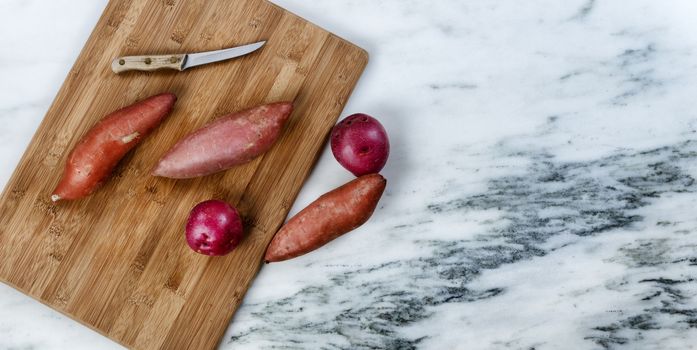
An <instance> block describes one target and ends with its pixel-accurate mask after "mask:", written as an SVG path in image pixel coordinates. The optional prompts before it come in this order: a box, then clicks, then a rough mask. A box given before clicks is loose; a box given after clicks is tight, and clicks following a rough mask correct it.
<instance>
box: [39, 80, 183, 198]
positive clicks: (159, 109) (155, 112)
mask: <svg viewBox="0 0 697 350" xmlns="http://www.w3.org/2000/svg"><path fill="white" fill-rule="evenodd" d="M176 100H177V97H176V96H175V95H174V94H170V93H164V94H160V95H156V96H152V97H150V98H148V99H145V100H143V101H140V102H138V103H135V104H133V105H130V106H128V107H125V108H122V109H119V110H118V111H115V112H113V113H111V114H109V115H107V116H106V117H104V119H102V120H100V121H99V122H98V123H97V124H96V125H95V126H94V127H92V129H90V130H89V131H88V132H87V134H86V135H85V136H84V137H83V138H82V139H81V140H80V142H78V144H77V145H76V146H75V148H74V149H73V150H72V152H70V155H69V156H68V161H67V163H66V165H65V170H64V172H63V177H62V178H61V180H60V182H59V183H58V186H57V187H56V189H55V190H54V191H53V195H52V196H51V200H53V201H54V202H57V201H59V200H61V199H78V198H82V197H85V196H87V195H89V194H90V193H92V192H93V191H94V190H95V189H97V188H98V187H99V185H101V184H102V183H103V182H104V181H105V180H106V179H107V177H109V175H110V174H111V171H112V170H113V169H114V167H115V166H116V164H118V162H119V161H120V160H121V158H123V156H124V155H125V154H126V153H128V151H130V150H131V149H132V148H133V147H135V146H136V145H137V144H138V143H139V142H140V141H141V140H142V139H143V138H145V137H146V136H147V135H148V134H150V132H151V131H152V130H153V129H155V127H157V126H158V125H159V124H160V122H161V121H162V120H163V119H164V118H165V117H167V115H169V113H170V111H171V110H172V106H174V102H176Z"/></svg>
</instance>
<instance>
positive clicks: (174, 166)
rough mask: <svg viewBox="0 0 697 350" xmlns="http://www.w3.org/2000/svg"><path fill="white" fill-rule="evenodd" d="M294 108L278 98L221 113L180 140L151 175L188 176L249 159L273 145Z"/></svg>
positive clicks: (178, 177)
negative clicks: (276, 100) (239, 110)
mask: <svg viewBox="0 0 697 350" xmlns="http://www.w3.org/2000/svg"><path fill="white" fill-rule="evenodd" d="M292 111H293V104H292V103H290V102H277V103H271V104H267V105H263V106H258V107H255V108H251V109H248V110H245V111H241V112H237V113H232V114H229V115H227V116H224V117H221V118H219V119H217V120H215V121H213V122H212V123H209V124H207V125H205V126H204V127H202V128H201V129H198V130H196V131H195V132H193V133H191V134H189V135H188V136H186V137H184V138H183V139H181V140H180V141H179V142H177V143H176V144H175V145H174V146H173V147H172V148H171V149H170V150H169V151H168V152H167V153H166V154H165V155H164V156H163V157H162V158H161V159H160V161H159V162H158V163H157V165H156V166H155V168H154V169H153V171H152V175H154V176H162V177H168V178H173V179H188V178H193V177H199V176H205V175H210V174H213V173H216V172H219V171H222V170H225V169H229V168H231V167H233V166H236V165H240V164H243V163H246V162H249V161H250V160H252V159H254V158H256V157H258V156H259V155H261V154H262V153H264V152H266V151H268V150H269V149H270V148H271V147H272V146H273V144H274V143H275V142H276V140H277V139H278V137H279V135H280V134H281V131H282V129H283V125H284V124H285V122H286V120H287V119H288V117H289V116H290V114H291V113H292Z"/></svg>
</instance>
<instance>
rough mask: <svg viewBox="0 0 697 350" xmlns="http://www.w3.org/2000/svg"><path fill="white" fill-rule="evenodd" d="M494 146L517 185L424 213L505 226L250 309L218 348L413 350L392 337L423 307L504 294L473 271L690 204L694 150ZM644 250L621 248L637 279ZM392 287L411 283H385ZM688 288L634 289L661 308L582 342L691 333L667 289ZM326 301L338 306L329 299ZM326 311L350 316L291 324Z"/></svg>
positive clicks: (411, 342) (427, 311)
mask: <svg viewBox="0 0 697 350" xmlns="http://www.w3.org/2000/svg"><path fill="white" fill-rule="evenodd" d="M500 147H501V148H500V149H496V150H492V153H495V154H505V155H506V156H507V157H511V156H513V157H521V158H526V159H527V160H530V161H531V163H530V165H529V166H528V167H527V169H526V171H525V172H524V173H523V174H520V175H511V176H502V177H497V178H493V179H491V180H489V181H488V185H487V191H486V192H484V193H481V194H476V195H472V196H466V197H463V198H458V199H455V200H449V201H444V202H434V203H431V204H429V205H428V206H427V210H428V211H430V212H431V213H433V215H444V214H445V213H461V215H465V214H466V213H467V212H471V211H489V210H495V211H499V212H501V213H502V217H501V218H500V219H499V220H497V222H498V223H500V222H505V223H506V224H504V225H493V226H494V227H492V228H491V229H489V231H488V232H485V233H482V234H480V235H478V236H477V237H476V238H475V239H473V240H428V239H426V240H423V241H422V242H421V245H422V246H423V247H424V248H425V249H428V250H429V253H428V254H427V255H425V256H423V257H419V258H416V259H410V260H403V261H392V262H387V263H383V264H380V265H376V266H371V267H367V268H360V269H355V270H349V271H346V272H344V273H342V274H338V275H333V276H332V277H331V281H330V282H329V283H327V284H320V285H311V286H307V287H305V288H303V289H302V290H301V291H299V292H298V293H295V294H294V295H292V296H289V297H286V298H282V299H280V300H276V301H272V302H269V303H265V304H257V305H253V306H249V307H251V308H252V309H253V311H251V312H252V314H253V315H254V316H255V318H258V319H259V322H258V323H256V325H255V326H253V327H251V328H249V329H247V330H246V331H244V332H241V333H239V334H235V335H233V336H232V337H231V338H230V339H228V341H230V342H245V341H246V340H247V338H251V337H254V338H256V337H261V338H265V339H272V341H271V344H273V345H272V346H269V348H272V347H283V348H294V347H293V346H292V345H289V344H293V343H297V342H300V341H301V340H302V341H303V342H307V341H308V339H312V338H314V337H316V336H318V335H324V336H326V337H329V338H336V340H335V342H331V343H325V346H326V348H331V349H349V348H350V349H383V348H391V349H414V348H416V347H417V346H418V344H419V343H420V342H421V341H423V338H421V337H417V338H411V337H408V336H405V335H404V334H401V333H400V332H399V329H400V328H402V327H407V326H408V325H410V324H413V323H416V322H418V321H422V320H425V319H428V318H429V317H431V315H432V311H431V309H432V308H433V307H436V306H439V305H442V304H452V303H471V302H477V301H480V300H482V299H487V298H496V297H498V296H499V295H501V294H503V293H506V286H503V285H502V286H499V287H495V288H488V289H478V288H473V287H471V286H470V285H469V283H470V282H471V281H473V280H475V279H476V278H478V276H479V275H480V274H481V273H483V272H484V271H486V270H493V269H498V268H500V267H501V266H503V265H507V264H513V263H516V262H518V261H521V260H530V259H535V258H537V257H542V256H545V255H547V254H550V253H552V252H554V251H555V250H557V249H559V248H563V247H564V246H566V245H567V244H569V243H566V244H564V245H560V246H552V247H549V246H548V243H549V241H550V239H551V238H552V237H554V236H559V235H572V236H575V237H577V239H576V240H575V241H573V243H571V244H574V243H576V242H578V241H579V240H581V239H583V237H587V236H597V235H602V234H604V233H605V232H609V231H612V230H632V229H633V227H634V225H635V224H636V223H638V222H641V221H642V220H643V217H642V215H640V214H638V213H637V212H636V209H638V208H641V207H644V206H647V205H649V204H650V203H651V202H652V201H653V200H655V199H657V198H660V197H661V196H663V195H665V194H668V193H684V192H689V193H693V192H694V191H695V189H696V188H697V187H696V186H695V180H694V178H693V177H692V176H691V175H689V174H688V173H686V172H685V171H684V170H682V169H681V167H680V163H681V162H685V161H693V160H694V159H695V158H697V143H696V142H692V141H688V142H683V143H680V144H676V145H671V146H665V147H661V148H656V149H650V150H645V151H640V152H621V153H616V154H613V155H610V156H607V157H603V158H600V159H597V160H591V161H585V162H559V161H556V160H555V159H554V157H553V156H551V155H550V154H548V153H547V152H544V151H535V150H525V151H520V150H516V151H511V150H509V149H507V148H508V147H507V146H506V145H505V144H503V145H501V146H500ZM425 224H428V223H427V222H426V223H425V222H413V223H404V224H401V225H397V226H394V229H396V230H400V229H409V230H418V229H419V227H420V226H422V225H425ZM646 244H648V246H647V245H646ZM650 245H651V243H645V245H644V246H641V247H640V248H639V250H637V248H631V247H627V248H625V250H624V251H625V252H627V253H628V254H630V256H631V258H632V259H633V260H634V261H636V262H637V263H638V264H639V266H637V267H636V268H641V267H642V265H641V264H644V263H651V262H654V261H655V260H656V257H655V256H654V255H652V254H651V253H652V252H654V251H655V249H653V248H652V247H651V246H650ZM642 249H644V250H645V251H644V250H642ZM659 251H660V250H659ZM682 263H684V264H688V262H682ZM371 274H375V275H376V276H375V277H374V278H373V277H371ZM379 276H388V277H387V278H384V277H382V278H380V277H379ZM396 276H400V277H399V278H402V279H407V280H409V281H412V282H410V283H406V284H404V283H395V278H396ZM692 282H693V279H691V278H690V279H686V280H680V281H674V280H672V279H666V278H663V277H657V278H651V279H642V280H640V281H635V282H633V283H642V284H651V285H655V288H654V289H655V292H656V293H659V295H656V296H654V298H655V299H656V301H655V302H656V303H659V301H658V300H659V299H660V303H661V305H660V306H655V307H650V308H646V309H644V310H643V311H641V312H640V313H639V314H637V315H631V316H628V317H625V318H623V319H618V320H617V321H616V322H614V323H612V324H610V325H599V326H596V327H594V328H592V329H589V330H588V333H589V335H588V336H587V337H586V338H585V339H586V340H588V341H593V342H595V343H596V344H598V345H600V346H602V347H605V348H610V347H611V345H618V344H619V345H623V344H629V343H631V340H632V338H630V337H627V336H625V335H619V334H620V333H619V331H620V330H624V331H625V332H624V333H627V332H632V331H642V332H647V331H650V330H652V329H657V328H658V327H657V326H655V325H654V323H652V322H653V321H652V319H653V318H654V317H655V316H654V315H657V314H660V315H661V317H662V318H663V319H662V323H663V324H662V327H675V328H688V327H693V326H694V325H695V324H697V318H696V317H697V308H694V307H688V308H685V307H679V306H678V304H680V300H682V299H685V298H686V297H685V296H684V295H683V294H682V293H681V292H680V289H679V288H680V286H678V284H685V285H691V284H692ZM345 289H349V291H348V292H346V291H345ZM340 290H342V291H344V292H343V293H339V291H340ZM337 295H341V296H340V297H339V298H338V299H337V297H336V296H337ZM661 296H664V297H662V298H661ZM639 297H640V298H643V297H644V296H643V295H642V296H639ZM329 303H334V304H338V305H344V304H346V305H350V307H348V308H341V307H340V306H339V307H340V309H339V310H337V311H336V312H335V313H328V314H323V315H321V316H322V317H319V318H311V319H308V318H307V317H306V316H305V315H304V314H303V313H302V311H303V307H302V305H326V304H329ZM594 333H601V334H599V335H592V334H594ZM298 348H300V347H298Z"/></svg>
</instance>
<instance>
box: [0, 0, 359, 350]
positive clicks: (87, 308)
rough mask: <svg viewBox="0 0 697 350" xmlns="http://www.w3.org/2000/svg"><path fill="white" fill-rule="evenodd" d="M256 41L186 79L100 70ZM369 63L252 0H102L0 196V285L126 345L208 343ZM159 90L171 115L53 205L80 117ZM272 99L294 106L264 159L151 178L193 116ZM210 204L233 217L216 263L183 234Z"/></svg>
mask: <svg viewBox="0 0 697 350" xmlns="http://www.w3.org/2000/svg"><path fill="white" fill-rule="evenodd" d="M264 39H265V40H268V43H267V45H266V46H265V47H264V48H263V49H261V50H260V51H258V52H256V53H253V54H251V55H248V56H246V57H243V58H240V59H236V60H231V61H226V62H222V63H217V64H211V65H207V66H202V67H197V68H194V69H191V70H187V71H185V72H173V71H167V72H155V73H127V74H122V75H115V74H113V73H112V72H111V70H110V68H109V67H110V63H111V60H112V59H113V58H114V57H116V56H123V55H140V54H153V53H154V54H166V53H186V52H196V51H207V50H216V49H221V48H226V47H230V46H236V45H241V44H246V43H251V42H256V41H259V40H264ZM367 61H368V57H367V54H366V52H365V51H363V50H362V49H360V48H358V47H356V46H354V45H352V44H351V43H348V42H346V41H344V40H342V39H340V38H338V37H337V36H335V35H333V34H331V33H329V32H327V31H325V30H323V29H321V28H319V27H317V26H316V25H313V24H312V23H309V22H307V21H305V20H303V19H302V18H299V17H297V16H295V15H293V14H291V13H289V12H287V11H285V10H283V9H282V8H279V7H277V6H275V5H273V4H271V3H269V2H267V1H264V0H235V1H230V0H119V1H117V0H112V1H111V2H110V3H109V5H108V6H107V8H106V10H105V11H104V13H103V14H102V17H101V18H100V20H99V22H98V23H97V26H96V28H95V29H94V31H93V32H92V34H91V36H90V38H89V40H88V41H87V44H86V45H85V47H84V48H83V50H82V52H81V54H80V56H79V58H78V60H77V62H76V63H75V65H74V66H73V68H72V70H71V71H70V73H69V75H68V77H67V79H66V80H65V82H64V84H63V86H62V88H61V90H60V92H59V93H58V96H57V97H56V99H55V100H54V101H53V104H52V105H51V107H50V109H49V111H48V113H47V114H46V117H45V118H44V120H43V122H42V123H41V126H40V127H39V129H38V131H37V132H36V134H35V135H34V138H33V140H32V142H31V144H30V145H29V147H28V149H27V150H26V152H25V153H24V156H23V158H22V160H21V161H20V163H19V165H18V167H17V169H16V170H15V172H14V174H13V176H12V178H11V179H10V181H9V183H8V184H7V186H6V188H5V191H4V192H3V194H2V197H0V280H2V281H3V282H5V283H7V284H9V285H11V286H13V287H15V288H17V289H19V290H20V291H22V292H24V293H26V294H28V295H30V296H32V297H34V298H36V299H38V300H40V301H41V302H43V303H45V304H47V305H49V306H50V307H52V308H54V309H56V310H58V311H60V312H62V313H64V314H66V315H69V316H70V317H72V318H74V319H75V320H77V321H79V322H81V323H83V324H85V325H87V326H89V327H91V328H93V329H94V330H96V331H98V332H100V333H102V334H104V335H105V336H108V337H110V338H112V339H114V340H115V341H117V342H119V343H121V344H123V345H125V346H127V347H132V348H137V349H156V348H160V349H210V348H213V347H215V346H216V344H217V343H218V342H219V340H220V337H221V336H222V335H223V333H224V331H225V330H226V328H227V326H228V324H229V322H230V319H231V317H232V315H233V313H234V312H235V310H236V309H237V307H238V306H239V304H240V302H241V300H242V298H243V296H244V294H245V292H246V291H247V288H248V287H249V285H250V283H251V281H252V279H253V278H254V276H255V275H256V273H257V271H258V270H259V268H260V265H261V263H262V256H263V253H264V250H265V249H266V246H267V244H268V243H269V242H270V240H271V238H272V236H273V235H274V233H275V232H276V230H277V229H278V228H279V227H280V225H281V224H282V223H283V221H284V219H285V217H286V215H287V213H288V210H289V209H290V207H291V204H292V203H293V201H294V200H295V197H296V195H297V193H298V191H299V190H300V187H301V186H302V184H303V181H304V180H305V178H306V177H307V176H308V173H309V172H310V170H311V168H312V167H313V165H314V163H315V161H316V159H317V156H318V153H319V152H320V150H321V149H322V147H323V146H324V144H325V140H326V137H327V135H328V132H329V130H330V129H331V127H332V125H333V124H334V123H335V121H336V120H337V118H338V116H339V114H340V113H341V111H342V109H343V106H344V104H345V103H346V100H347V99H348V97H349V95H350V93H351V91H352V90H353V87H354V85H355V84H356V82H357V80H358V78H359V76H360V75H361V73H362V71H363V69H364V67H365V65H366V63H367ZM164 91H171V92H173V93H175V94H176V95H177V96H178V97H179V100H178V102H177V104H176V105H175V108H174V111H173V113H172V114H171V115H170V117H169V118H168V119H167V120H166V121H165V122H164V123H163V124H162V125H161V126H160V127H159V128H158V129H157V130H156V131H155V132H154V133H153V134H152V135H150V136H149V137H148V138H147V139H145V140H144V141H143V142H142V143H141V144H140V145H139V146H138V147H137V148H136V149H135V150H134V151H133V152H131V153H130V154H129V155H127V156H126V158H124V159H123V161H122V162H121V163H120V165H119V167H118V168H117V170H116V171H115V173H114V176H113V177H112V178H111V180H110V181H109V182H107V183H106V184H105V185H104V186H103V187H102V188H101V189H100V190H99V191H98V192H97V193H95V194H93V195H92V196H90V197H88V198H86V199H83V200H80V201H74V202H61V203H58V204H57V205H54V204H52V203H51V202H50V200H49V196H50V194H51V191H52V190H53V188H54V187H55V185H56V184H57V182H58V180H59V177H60V175H61V173H62V171H63V165H64V163H65V158H66V156H67V154H68V153H69V152H70V150H71V149H72V147H73V146H74V145H75V143H76V142H77V141H78V140H79V138H80V137H81V136H82V135H84V134H85V132H86V131H87V130H88V129H89V128H90V127H91V126H93V125H94V124H95V123H96V122H97V121H98V120H99V119H101V118H102V117H103V116H104V115H106V114H107V113H109V112H111V111H113V110H116V109H118V108H120V107H123V106H126V105H129V104H131V103H133V102H136V101H138V100H140V99H143V98H145V97H148V96H150V95H154V94H157V93H160V92H164ZM280 100H294V101H295V111H294V113H293V115H292V116H291V118H290V120H289V122H288V124H287V125H286V128H285V130H284V133H283V135H282V137H281V139H280V140H279V141H278V142H277V143H276V145H275V146H274V147H273V149H272V150H271V151H269V152H268V153H266V154H265V155H263V156H262V157H259V158H257V159H256V160H254V161H252V162H251V163H248V164H246V165H243V166H239V167H237V168H234V169H232V170H229V171H226V172H223V173H220V174H216V175H211V176H207V177H204V178H199V179H193V180H169V179H163V178H155V177H152V176H150V175H149V170H150V169H151V167H152V166H153V165H154V164H155V162H156V160H157V159H158V158H159V157H160V156H161V155H162V154H163V153H164V152H165V151H166V150H167V149H168V148H169V147H170V146H172V145H173V144H174V143H175V142H176V141H177V140H178V139H180V138H181V137H182V136H184V135H186V134H187V133H189V132H191V131H193V130H195V129H196V128H198V127H200V126H202V125H203V124H205V123H206V122H209V121H210V120H213V119H215V118H216V117H219V116H222V115H224V114H227V113H229V112H233V111H237V110H240V109H243V108H247V107H252V106H255V105H259V104H262V103H267V102H273V101H280ZM328 190H329V189H328ZM211 198H218V199H223V200H226V201H228V202H230V203H232V204H233V205H235V206H237V208H238V209H239V210H240V212H241V214H242V215H243V216H244V218H245V221H246V230H245V235H246V236H245V239H244V241H243V242H242V244H241V245H240V246H239V247H238V248H237V249H236V250H235V251H234V252H233V253H231V254H230V255H228V256H225V257H219V258H210V257H206V256H202V255H198V254H196V253H194V252H192V251H191V250H190V249H189V248H188V246H187V245H186V243H185V240H184V224H185V221H186V218H187V215H188V212H189V210H190V209H191V207H193V206H194V205H195V204H196V203H198V202H200V201H203V200H206V199H211Z"/></svg>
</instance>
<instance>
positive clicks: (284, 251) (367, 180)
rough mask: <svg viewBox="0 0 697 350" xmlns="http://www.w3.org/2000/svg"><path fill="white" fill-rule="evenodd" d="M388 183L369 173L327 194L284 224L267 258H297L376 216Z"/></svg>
mask: <svg viewBox="0 0 697 350" xmlns="http://www.w3.org/2000/svg"><path fill="white" fill-rule="evenodd" d="M386 184H387V180H385V178H384V177H382V175H380V174H369V175H364V176H361V177H359V178H357V179H355V180H353V181H351V182H349V183H347V184H345V185H343V186H341V187H339V188H337V189H335V190H333V191H331V192H328V193H325V194H324V195H322V196H321V197H319V198H318V199H317V200H315V201H314V202H312V203H311V204H310V205H308V206H307V207H306V208H305V209H303V210H301V211H300V212H299V213H298V214H296V215H295V216H293V217H292V218H291V219H290V220H288V222H287V223H286V224H285V225H284V226H283V227H281V229H280V230H279V231H278V233H276V236H274V238H273V240H272V241H271V243H270V244H269V247H268V248H267V249H266V255H265V257H264V261H266V262H267V263H269V262H277V261H283V260H288V259H292V258H295V257H298V256H300V255H303V254H306V253H308V252H310V251H313V250H315V249H317V248H319V247H321V246H323V245H325V244H326V243H328V242H330V241H332V240H334V239H335V238H337V237H339V236H341V235H343V234H345V233H347V232H349V231H351V230H353V229H355V228H357V227H358V226H361V225H362V224H363V223H365V222H366V221H368V219H369V218H370V217H371V216H372V215H373V211H374V210H375V207H376V206H377V204H378V201H379V200H380V197H381V196H382V193H383V191H384V190H385V185H386Z"/></svg>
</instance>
